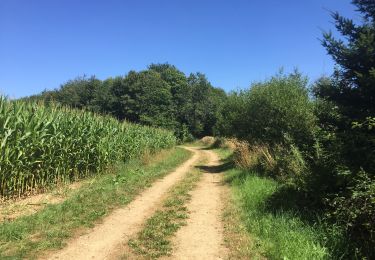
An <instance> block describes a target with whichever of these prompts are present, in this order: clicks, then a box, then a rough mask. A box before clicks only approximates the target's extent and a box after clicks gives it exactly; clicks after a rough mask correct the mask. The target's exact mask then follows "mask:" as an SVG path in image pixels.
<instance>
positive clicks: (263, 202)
mask: <svg viewBox="0 0 375 260" xmlns="http://www.w3.org/2000/svg"><path fill="white" fill-rule="evenodd" d="M216 151H217V152H218V153H219V155H220V156H221V157H222V158H227V157H228V156H230V152H228V150H223V149H216ZM225 175H226V176H225V179H226V181H227V182H228V183H229V184H230V185H231V190H232V193H233V197H234V202H233V203H234V204H235V207H236V208H237V209H239V212H240V215H241V217H240V221H242V223H239V225H240V224H244V226H245V228H246V230H247V233H248V236H249V237H250V238H251V239H250V240H251V245H249V246H250V247H251V250H242V251H247V252H249V254H250V253H251V251H253V252H252V253H251V254H252V255H253V254H254V252H259V254H260V255H263V256H265V257H267V258H269V259H331V258H332V257H331V253H330V251H329V249H328V248H329V247H328V244H332V243H334V242H332V241H329V240H330V239H332V240H335V239H337V237H335V236H333V235H329V234H327V233H326V229H325V228H324V226H323V225H320V224H319V223H316V224H314V225H313V224H309V223H307V222H306V221H304V220H303V218H301V215H300V213H299V212H297V211H292V210H283V209H282V208H277V209H275V208H272V206H270V205H273V204H272V203H270V200H271V198H272V195H273V194H275V192H277V191H278V190H279V189H280V188H281V184H279V183H278V182H277V181H275V180H273V179H270V178H265V177H260V176H258V175H257V174H256V173H254V172H245V171H243V170H240V169H236V168H231V169H228V170H226V172H225ZM250 256H251V255H249V257H250Z"/></svg>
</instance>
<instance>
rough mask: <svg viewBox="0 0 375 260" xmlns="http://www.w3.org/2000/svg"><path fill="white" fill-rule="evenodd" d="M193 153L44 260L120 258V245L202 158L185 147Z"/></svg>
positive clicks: (137, 229)
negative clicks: (126, 204)
mask: <svg viewBox="0 0 375 260" xmlns="http://www.w3.org/2000/svg"><path fill="white" fill-rule="evenodd" d="M187 149H189V150H191V151H193V152H194V155H193V157H192V158H190V159H189V160H188V161H186V162H185V163H184V164H182V165H181V166H180V167H178V168H177V169H176V170H175V171H174V172H172V173H170V174H169V175H167V176H166V177H164V178H163V179H161V180H159V181H157V182H155V183H154V184H153V186H152V187H150V188H149V189H147V190H145V191H144V192H143V193H141V194H140V195H139V196H137V197H136V198H135V200H133V201H132V202H131V203H130V204H129V205H128V206H127V207H124V208H120V209H117V210H115V211H114V212H113V213H112V214H111V215H109V216H108V217H106V218H105V219H104V220H103V222H102V223H100V224H98V225H97V226H95V227H94V228H93V229H92V230H90V232H89V233H87V234H85V235H82V236H80V237H78V238H75V239H72V240H70V241H69V242H68V244H67V246H66V247H65V248H63V249H62V250H60V251H57V252H56V253H54V254H52V255H49V256H48V257H43V258H44V259H116V258H117V257H118V256H120V255H121V250H119V249H121V247H122V244H123V243H124V242H125V243H126V242H127V241H128V240H129V238H130V237H131V236H134V235H135V234H136V233H137V232H139V231H140V229H141V228H142V225H143V223H144V222H145V221H146V220H147V219H148V218H149V217H150V216H152V214H153V213H154V212H155V211H156V209H157V208H158V207H159V206H160V203H161V201H162V199H163V196H165V195H166V193H167V192H168V190H169V188H171V187H172V186H173V185H175V184H176V183H177V182H178V181H180V180H181V179H182V178H183V177H184V176H185V174H186V173H187V172H188V171H189V169H190V168H191V167H192V166H193V165H194V163H196V162H197V161H198V160H199V158H200V157H201V156H202V155H203V154H202V153H203V151H200V150H198V149H196V148H187Z"/></svg>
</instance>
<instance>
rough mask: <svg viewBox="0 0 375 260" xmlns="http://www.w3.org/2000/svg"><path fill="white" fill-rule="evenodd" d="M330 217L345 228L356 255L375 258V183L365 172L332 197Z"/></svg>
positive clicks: (328, 215) (328, 214)
mask: <svg viewBox="0 0 375 260" xmlns="http://www.w3.org/2000/svg"><path fill="white" fill-rule="evenodd" d="M329 205H330V206H331V211H330V212H329V213H327V217H328V218H329V220H330V221H332V222H338V223H339V225H341V226H342V227H344V229H345V231H346V233H347V236H348V238H349V240H350V241H352V243H353V244H354V246H355V248H354V249H353V251H354V252H355V254H356V257H357V258H362V257H364V256H367V257H368V259H374V258H375V251H374V245H375V182H374V180H373V179H371V178H370V177H369V175H368V174H367V173H365V172H363V171H361V172H360V173H359V174H358V177H356V178H355V179H354V180H353V181H352V183H351V184H350V186H349V187H348V188H347V189H346V190H344V191H343V192H340V193H338V194H337V195H336V196H334V197H333V198H332V199H330V200H329Z"/></svg>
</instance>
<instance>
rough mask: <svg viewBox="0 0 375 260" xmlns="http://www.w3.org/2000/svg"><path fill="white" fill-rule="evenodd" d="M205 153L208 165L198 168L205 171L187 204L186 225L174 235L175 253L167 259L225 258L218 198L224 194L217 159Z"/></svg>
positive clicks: (219, 199)
mask: <svg viewBox="0 0 375 260" xmlns="http://www.w3.org/2000/svg"><path fill="white" fill-rule="evenodd" d="M204 152H205V153H207V155H208V158H209V163H208V165H207V166H205V167H202V168H203V170H205V171H206V173H204V176H203V177H202V179H201V181H200V182H199V183H198V186H197V188H196V189H195V190H193V191H192V199H191V201H190V203H189V204H188V205H187V207H188V210H189V212H190V215H189V219H188V220H187V225H186V226H184V227H182V228H181V229H180V230H179V231H178V232H177V234H176V238H175V239H174V245H175V247H176V250H175V252H174V253H173V254H172V256H171V257H170V259H205V260H207V259H224V258H225V256H226V255H227V252H226V248H225V246H224V245H223V243H224V241H223V224H222V221H221V216H222V210H223V206H224V205H223V203H222V200H221V198H222V196H224V193H225V191H226V188H225V186H224V185H223V184H222V182H221V178H222V176H221V174H219V170H218V166H219V165H220V161H219V158H218V156H217V155H216V154H215V153H214V152H212V151H204Z"/></svg>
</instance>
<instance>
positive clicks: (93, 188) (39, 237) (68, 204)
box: [0, 148, 191, 259]
mask: <svg viewBox="0 0 375 260" xmlns="http://www.w3.org/2000/svg"><path fill="white" fill-rule="evenodd" d="M190 156H191V152H189V151H187V150H185V149H182V148H174V149H171V150H168V151H164V152H159V153H158V154H157V155H155V156H154V158H153V159H150V158H148V159H147V160H146V161H145V160H144V158H140V159H137V160H132V161H129V162H128V163H126V164H122V165H118V166H117V167H115V168H114V169H112V170H110V171H109V172H108V174H103V175H101V176H97V177H96V178H94V179H93V180H92V181H91V182H90V183H87V184H86V185H84V186H83V187H82V188H80V189H79V190H77V191H76V192H74V194H72V196H70V197H69V198H68V199H67V200H65V201H64V202H62V203H60V204H55V205H48V206H47V207H45V208H44V209H43V210H41V211H39V212H37V213H36V214H33V215H29V216H24V217H20V218H18V219H16V220H14V221H12V222H3V223H1V224H0V259H23V258H36V256H37V255H39V254H41V253H42V252H43V251H44V250H47V249H58V248H62V247H63V246H64V242H65V241H66V240H67V239H68V238H70V237H72V236H73V235H77V234H79V233H80V232H84V231H85V230H87V228H90V227H93V225H94V224H95V223H96V222H97V221H98V220H100V219H102V218H103V217H104V216H106V215H108V214H109V213H110V212H111V211H112V210H113V209H115V208H117V207H120V206H124V205H126V204H128V203H129V202H130V201H131V200H132V199H133V198H134V197H135V196H136V195H137V194H139V193H140V191H142V190H143V189H144V188H146V187H148V186H150V185H151V184H152V183H153V182H154V181H155V180H156V179H157V178H160V177H162V176H164V175H166V174H167V173H169V172H170V171H172V170H173V169H174V168H176V167H177V166H178V165H180V164H181V163H183V162H184V161H186V160H187V159H188V158H189V157H190Z"/></svg>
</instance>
